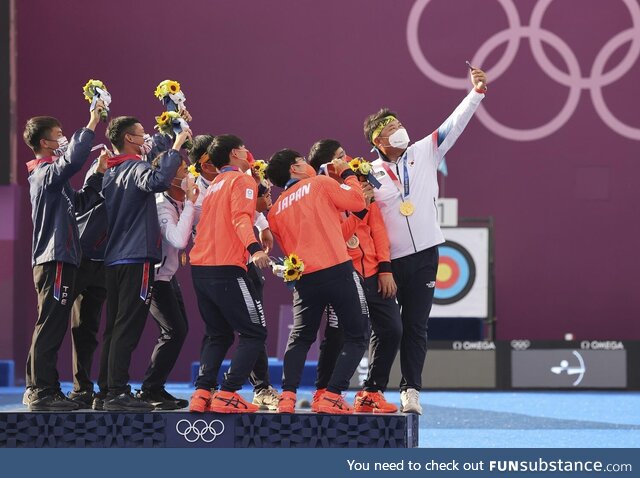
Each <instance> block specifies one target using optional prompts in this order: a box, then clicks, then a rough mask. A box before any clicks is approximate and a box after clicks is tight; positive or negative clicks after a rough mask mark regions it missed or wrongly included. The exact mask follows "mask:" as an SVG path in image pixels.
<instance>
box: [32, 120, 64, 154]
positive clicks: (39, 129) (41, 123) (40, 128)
mask: <svg viewBox="0 0 640 478" xmlns="http://www.w3.org/2000/svg"><path fill="white" fill-rule="evenodd" d="M58 126H59V127H61V128H62V125H61V124H60V121H58V120H57V119H55V118H54V117H52V116H34V117H33V118H30V119H29V120H28V121H27V124H26V125H25V126H24V133H22V137H23V138H24V142H25V143H27V146H29V147H30V148H31V149H32V150H33V151H34V152H35V153H37V152H38V151H40V140H41V139H46V138H45V136H46V135H47V134H48V133H49V131H51V130H52V129H53V128H55V127H58ZM52 141H53V140H52Z"/></svg>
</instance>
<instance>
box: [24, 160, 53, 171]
mask: <svg viewBox="0 0 640 478" xmlns="http://www.w3.org/2000/svg"><path fill="white" fill-rule="evenodd" d="M55 159H56V157H55V156H49V157H48V158H40V159H32V160H31V161H29V162H28V163H27V170H28V171H29V174H31V173H32V172H33V170H34V169H36V168H37V167H38V166H40V165H41V164H44V163H48V164H50V163H53V162H54V161H55Z"/></svg>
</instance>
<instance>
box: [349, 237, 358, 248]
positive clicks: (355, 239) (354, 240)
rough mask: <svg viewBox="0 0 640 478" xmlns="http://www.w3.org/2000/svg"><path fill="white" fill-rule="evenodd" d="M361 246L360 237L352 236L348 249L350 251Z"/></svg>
mask: <svg viewBox="0 0 640 478" xmlns="http://www.w3.org/2000/svg"><path fill="white" fill-rule="evenodd" d="M359 245H360V239H358V236H356V235H355V234H354V235H353V236H351V237H350V238H349V240H348V241H347V247H348V248H349V249H355V248H356V247H358V246H359Z"/></svg>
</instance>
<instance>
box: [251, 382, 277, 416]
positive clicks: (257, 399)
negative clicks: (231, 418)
mask: <svg viewBox="0 0 640 478" xmlns="http://www.w3.org/2000/svg"><path fill="white" fill-rule="evenodd" d="M279 399H280V395H279V394H278V392H277V390H276V389H275V388H273V387H272V386H269V387H268V388H263V389H262V390H260V391H258V392H257V393H255V394H254V395H253V403H254V405H258V406H259V407H260V410H277V409H278V401H279Z"/></svg>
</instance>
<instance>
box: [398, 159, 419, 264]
mask: <svg viewBox="0 0 640 478" xmlns="http://www.w3.org/2000/svg"><path fill="white" fill-rule="evenodd" d="M396 174H397V175H398V178H399V177H400V166H398V163H396ZM400 184H402V182H400ZM403 186H404V185H403ZM400 194H401V200H402V201H404V196H403V195H402V193H400ZM404 218H405V220H406V221H407V229H409V237H411V244H412V245H413V252H418V249H417V248H416V241H414V240H413V232H411V225H410V224H409V216H405V217H404Z"/></svg>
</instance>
